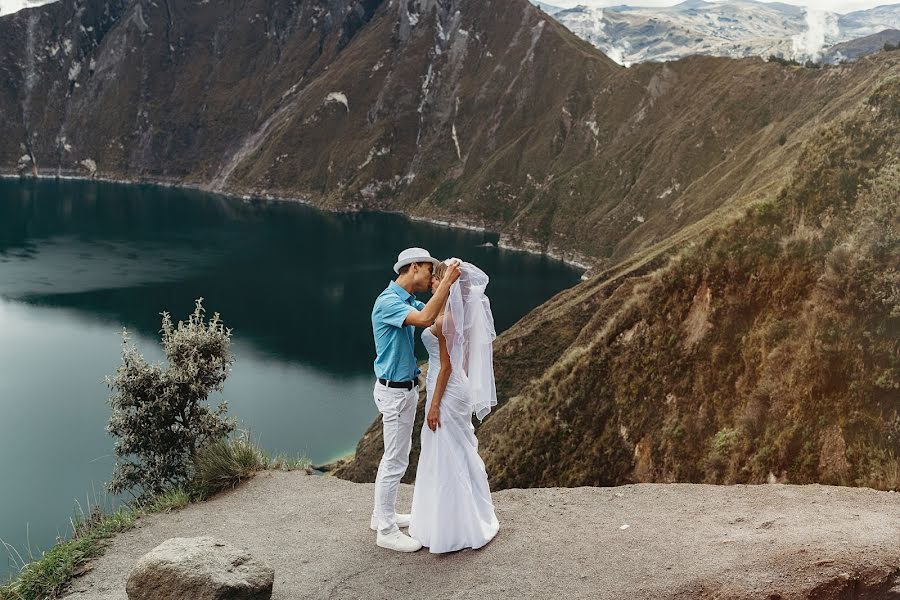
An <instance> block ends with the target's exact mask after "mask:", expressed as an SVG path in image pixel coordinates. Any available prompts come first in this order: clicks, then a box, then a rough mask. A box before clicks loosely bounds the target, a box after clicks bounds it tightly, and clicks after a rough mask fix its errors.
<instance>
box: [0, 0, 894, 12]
mask: <svg viewBox="0 0 900 600" xmlns="http://www.w3.org/2000/svg"><path fill="white" fill-rule="evenodd" d="M5 1H7V0H0V2H5ZM682 1H683V0H556V1H555V2H554V1H553V0H542V2H546V3H547V4H552V5H553V6H561V7H563V8H571V7H573V6H576V5H578V4H584V5H587V6H615V5H617V4H629V5H631V6H673V5H675V4H679V3H681V2H682ZM713 1H714V2H728V0H713ZM762 1H763V2H765V1H766V0H762ZM781 1H782V2H784V3H785V4H796V5H797V6H812V7H815V8H821V9H823V10H829V11H832V12H839V13H847V12H852V11H854V10H860V9H865V8H872V7H874V6H882V5H885V4H900V2H892V1H891V0H810V1H809V2H801V1H798V0H781Z"/></svg>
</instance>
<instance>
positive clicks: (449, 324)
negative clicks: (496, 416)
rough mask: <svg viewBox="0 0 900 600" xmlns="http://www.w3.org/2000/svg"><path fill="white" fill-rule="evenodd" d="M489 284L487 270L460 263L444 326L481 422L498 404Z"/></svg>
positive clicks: (456, 367) (454, 361)
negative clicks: (487, 289) (486, 292)
mask: <svg viewBox="0 0 900 600" xmlns="http://www.w3.org/2000/svg"><path fill="white" fill-rule="evenodd" d="M489 281H490V279H489V278H488V276H487V274H486V273H485V272H484V271H482V270H481V269H479V268H478V267H476V266H475V265H473V264H472V263H467V262H461V264H460V276H459V279H458V280H457V281H456V282H455V283H454V284H453V285H452V286H451V287H450V297H449V298H448V299H447V310H446V312H445V314H444V327H443V332H444V337H445V338H446V339H447V349H448V350H449V352H450V364H451V365H452V366H453V373H454V374H459V375H460V377H461V380H462V385H463V387H465V388H466V391H467V393H468V395H469V397H470V398H471V399H472V402H473V405H472V411H473V412H474V413H475V415H476V416H477V417H478V419H479V420H480V421H483V420H484V418H485V417H486V416H487V414H488V413H489V412H491V408H493V407H494V406H496V405H497V387H496V385H495V384H494V351H493V342H494V339H496V337H497V332H496V331H495V329H494V315H493V313H492V312H491V301H490V300H489V299H488V297H487V296H486V295H485V294H484V291H485V288H486V287H487V284H488V282H489Z"/></svg>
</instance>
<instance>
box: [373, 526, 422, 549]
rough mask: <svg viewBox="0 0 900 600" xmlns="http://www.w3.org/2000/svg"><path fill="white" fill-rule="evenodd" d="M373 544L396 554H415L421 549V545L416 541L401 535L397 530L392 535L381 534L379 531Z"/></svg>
mask: <svg viewBox="0 0 900 600" xmlns="http://www.w3.org/2000/svg"><path fill="white" fill-rule="evenodd" d="M375 543H376V544H378V545H379V546H381V547H382V548H387V549H388V550H396V551H397V552H415V551H416V550H420V549H421V548H422V544H420V543H419V541H418V540H414V539H413V538H411V537H409V536H408V535H405V534H403V533H401V532H400V530H399V529H395V530H394V531H393V532H392V533H388V534H383V533H381V532H380V531H379V532H378V538H377V539H376V540H375Z"/></svg>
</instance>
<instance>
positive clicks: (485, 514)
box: [409, 329, 500, 553]
mask: <svg viewBox="0 0 900 600" xmlns="http://www.w3.org/2000/svg"><path fill="white" fill-rule="evenodd" d="M422 343H423V344H424V345H425V348H427V349H428V376H427V379H426V384H425V390H426V398H427V402H426V404H425V414H426V415H427V414H428V411H429V409H430V408H431V401H432V399H433V398H434V388H435V383H436V382H437V376H438V372H439V371H440V369H441V358H440V346H439V343H438V339H437V337H436V336H435V335H434V334H433V333H432V332H431V330H430V329H425V330H424V331H423V332H422ZM468 395H469V394H468V392H467V387H466V385H465V376H460V375H459V374H458V373H456V372H455V370H454V371H453V372H452V373H451V375H450V380H449V381H448V382H447V389H446V390H445V391H444V395H443V397H442V398H441V404H440V421H441V425H440V427H438V429H437V431H431V429H429V428H428V424H427V422H426V423H425V424H424V425H423V426H422V436H421V437H422V450H421V454H420V455H419V466H418V470H417V471H416V484H415V488H414V490H413V502H412V518H411V520H410V525H409V535H410V536H412V537H413V538H415V539H417V540H419V542H421V543H422V545H423V546H425V547H427V548H428V549H429V550H430V551H431V552H434V553H440V552H453V551H455V550H461V549H463V548H481V547H482V546H484V545H485V544H487V543H488V542H490V541H491V540H492V539H493V538H494V536H495V535H497V531H498V530H499V529H500V524H499V523H498V521H497V516H496V515H495V514H494V504H493V502H491V490H490V488H489V487H488V480H487V472H486V471H485V469H484V461H483V460H481V457H480V456H479V455H478V439H477V438H476V437H475V427H474V426H473V425H472V412H473V407H474V403H473V402H472V400H471V399H470V398H469V397H468Z"/></svg>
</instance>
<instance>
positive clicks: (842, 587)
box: [65, 472, 900, 600]
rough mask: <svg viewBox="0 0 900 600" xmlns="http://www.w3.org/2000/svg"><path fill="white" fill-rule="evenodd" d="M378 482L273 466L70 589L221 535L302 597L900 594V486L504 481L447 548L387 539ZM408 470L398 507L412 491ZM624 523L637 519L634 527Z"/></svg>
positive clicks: (158, 529) (154, 532)
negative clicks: (496, 524)
mask: <svg viewBox="0 0 900 600" xmlns="http://www.w3.org/2000/svg"><path fill="white" fill-rule="evenodd" d="M372 491H373V488H372V484H359V483H351V482H348V481H343V480H340V479H336V478H333V477H319V476H308V475H305V474H303V473H302V472H291V473H281V472H265V473H261V474H259V475H257V476H256V477H255V478H254V479H252V480H251V481H249V482H247V483H245V484H243V485H241V486H240V487H238V488H237V489H235V490H232V491H229V492H227V493H225V494H221V495H219V496H217V497H216V498H214V499H212V500H209V501H207V502H203V503H199V504H194V505H191V506H188V507H186V508H184V509H182V510H180V511H177V512H174V513H170V514H157V515H150V516H148V517H145V518H142V519H140V520H139V521H138V525H137V526H136V528H135V529H133V530H131V531H128V532H125V533H123V534H121V535H119V536H118V537H117V538H115V540H113V542H112V544H111V545H110V547H109V549H108V550H107V554H106V555H105V556H104V557H102V558H100V559H98V560H97V561H96V562H95V564H94V568H93V569H92V570H91V571H89V572H88V573H87V574H86V575H84V576H82V577H80V578H79V579H77V580H75V581H74V582H73V585H72V587H71V590H70V592H69V593H68V594H67V595H66V596H65V597H66V598H86V599H88V598H89V599H92V600H93V599H96V600H125V599H126V598H127V596H126V594H125V579H126V577H127V575H128V572H129V570H130V569H131V567H132V566H133V565H134V563H135V561H136V560H137V559H138V558H139V557H140V556H142V555H143V554H144V553H145V552H147V551H149V550H150V549H151V548H153V547H155V546H156V545H157V544H159V543H161V542H162V541H163V540H165V539H167V538H170V537H192V536H199V535H212V536H215V537H219V538H221V539H223V540H225V541H228V542H230V543H232V544H235V545H238V546H244V547H246V548H248V549H250V551H251V552H252V553H253V554H254V555H255V556H257V557H258V558H260V559H262V560H264V561H266V562H268V563H269V564H270V565H271V566H273V567H274V568H275V588H274V593H273V595H272V597H273V598H274V599H276V600H279V599H280V600H288V599H291V600H293V599H299V598H366V599H370V598H371V599H378V598H385V599H387V598H390V599H396V598H403V597H408V598H416V599H423V598H442V599H444V598H516V599H517V600H521V599H523V598H553V597H559V598H564V599H565V600H571V599H573V598H591V599H605V598H610V599H613V598H615V599H628V598H654V599H656V598H678V599H688V598H692V599H693V598H729V599H730V598H735V599H737V598H748V599H749V598H771V599H773V600H774V599H775V598H780V599H782V600H788V599H793V598H817V599H829V598H873V599H875V598H877V599H879V600H883V599H888V598H890V599H897V600H900V494H896V493H887V492H876V491H872V490H868V489H854V488H839V487H828V486H819V485H810V486H785V485H765V486H708V485H689V484H668V485H666V484H641V485H631V486H623V487H619V488H572V489H562V488H552V489H511V490H504V491H501V492H497V493H495V494H494V503H495V505H496V508H497V516H498V518H499V519H500V533H499V534H498V536H497V538H495V539H494V541H493V542H491V543H490V544H489V545H488V546H487V547H485V548H483V549H482V550H478V551H471V550H467V551H462V552H457V553H454V554H449V555H432V554H429V553H428V552H427V551H425V550H423V551H420V552H417V553H414V554H405V555H404V554H396V553H393V552H390V551H387V550H383V549H381V548H378V547H377V546H376V545H375V534H374V533H373V532H371V531H370V530H369V528H368V523H369V515H370V513H371V510H372ZM411 492H412V487H411V486H403V489H402V491H401V498H400V502H401V504H400V507H401V509H402V508H403V507H408V506H409V503H410V500H411ZM626 525H627V527H626Z"/></svg>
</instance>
